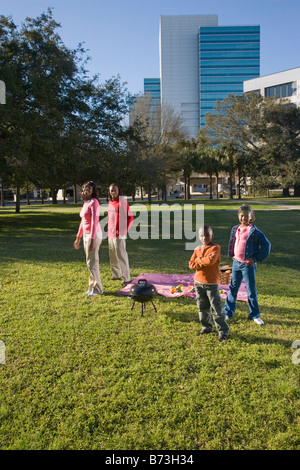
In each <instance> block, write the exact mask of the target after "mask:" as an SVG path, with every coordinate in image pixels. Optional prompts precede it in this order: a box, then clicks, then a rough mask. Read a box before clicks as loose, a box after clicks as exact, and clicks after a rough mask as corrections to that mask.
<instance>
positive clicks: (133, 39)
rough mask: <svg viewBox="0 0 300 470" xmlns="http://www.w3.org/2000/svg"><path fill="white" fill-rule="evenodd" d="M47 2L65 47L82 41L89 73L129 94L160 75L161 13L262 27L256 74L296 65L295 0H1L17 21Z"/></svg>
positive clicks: (299, 4)
mask: <svg viewBox="0 0 300 470" xmlns="http://www.w3.org/2000/svg"><path fill="white" fill-rule="evenodd" d="M48 7H52V8H53V11H54V18H55V20H56V21H57V22H58V23H60V24H61V28H60V29H59V34H60V36H61V38H62V40H63V42H64V43H65V45H66V46H67V47H70V48H75V47H76V46H77V44H78V43H80V42H84V43H85V44H84V46H85V48H86V49H88V50H89V55H90V57H91V60H90V62H89V65H88V69H89V71H90V74H91V75H94V74H100V81H101V82H104V81H105V80H107V79H109V78H111V77H112V76H116V75H118V74H119V75H120V77H121V80H122V81H123V82H127V88H128V90H129V91H130V92H132V93H138V92H141V91H142V90H143V80H144V78H145V77H159V21H160V16H161V15H195V14H217V15H218V19H219V25H220V26H226V25H228V26H229V25H230V26H231V25H239V24H241V25H260V26H261V75H266V74H270V73H275V72H280V71H282V70H287V69H290V68H294V67H299V66H300V58H299V44H300V27H299V20H300V1H299V0H210V1H207V0H147V1H145V0H0V14H2V15H5V16H12V18H13V20H14V22H15V24H17V25H20V24H21V23H22V21H23V20H24V19H25V17H26V16H29V17H37V16H39V15H40V14H41V13H42V12H46V11H47V8H48Z"/></svg>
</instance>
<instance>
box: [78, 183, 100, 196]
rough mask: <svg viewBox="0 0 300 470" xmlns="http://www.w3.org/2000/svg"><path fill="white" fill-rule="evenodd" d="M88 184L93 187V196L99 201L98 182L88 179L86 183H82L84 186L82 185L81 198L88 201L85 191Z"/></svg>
mask: <svg viewBox="0 0 300 470" xmlns="http://www.w3.org/2000/svg"><path fill="white" fill-rule="evenodd" d="M87 186H90V187H91V188H93V192H92V196H91V198H95V199H97V200H98V201H99V193H98V190H97V186H96V184H95V183H94V182H93V181H87V182H86V183H84V184H83V185H82V187H81V192H80V194H81V199H82V200H83V201H86V197H85V192H84V190H85V188H86V187H87Z"/></svg>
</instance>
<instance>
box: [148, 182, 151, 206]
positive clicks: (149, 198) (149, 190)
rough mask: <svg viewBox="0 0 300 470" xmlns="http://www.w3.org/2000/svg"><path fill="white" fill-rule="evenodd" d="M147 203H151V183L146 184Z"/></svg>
mask: <svg viewBox="0 0 300 470" xmlns="http://www.w3.org/2000/svg"><path fill="white" fill-rule="evenodd" d="M148 204H151V184H148Z"/></svg>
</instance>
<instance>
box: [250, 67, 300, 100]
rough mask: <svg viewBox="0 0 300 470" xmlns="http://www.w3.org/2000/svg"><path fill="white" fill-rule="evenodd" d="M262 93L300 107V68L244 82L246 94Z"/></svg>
mask: <svg viewBox="0 0 300 470" xmlns="http://www.w3.org/2000/svg"><path fill="white" fill-rule="evenodd" d="M250 91H253V92H256V93H260V94H261V95H262V96H265V97H272V96H277V97H278V98H287V99H288V100H289V101H291V103H294V104H295V105H296V106H298V107H299V106H300V67H297V68H294V69H290V70H285V71H283V72H277V73H272V74H270V75H264V76H263V77H258V78H255V79H253V80H247V81H245V82H244V92H245V93H248V92H250Z"/></svg>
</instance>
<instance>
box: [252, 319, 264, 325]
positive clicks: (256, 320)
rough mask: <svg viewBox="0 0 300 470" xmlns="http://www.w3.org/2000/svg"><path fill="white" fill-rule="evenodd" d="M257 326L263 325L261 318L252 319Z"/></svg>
mask: <svg viewBox="0 0 300 470" xmlns="http://www.w3.org/2000/svg"><path fill="white" fill-rule="evenodd" d="M253 321H254V322H255V323H256V324H257V325H264V324H265V323H264V321H263V320H262V319H261V318H254V320H253Z"/></svg>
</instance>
